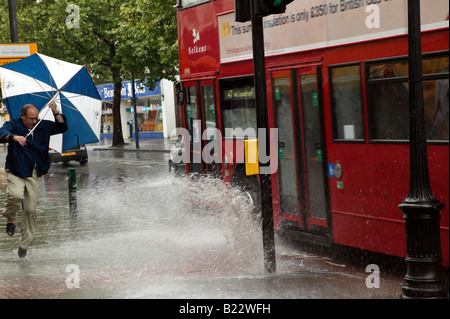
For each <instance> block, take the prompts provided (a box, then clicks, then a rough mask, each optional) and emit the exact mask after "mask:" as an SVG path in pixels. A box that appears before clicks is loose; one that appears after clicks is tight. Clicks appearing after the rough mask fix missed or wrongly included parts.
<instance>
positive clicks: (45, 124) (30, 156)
mask: <svg viewBox="0 0 450 319" xmlns="http://www.w3.org/2000/svg"><path fill="white" fill-rule="evenodd" d="M63 117H64V116H63ZM67 129H68V127H67V124H66V118H65V117H64V123H60V122H57V121H55V122H52V121H47V120H42V121H41V123H39V125H38V126H37V127H36V128H35V129H34V131H33V134H30V136H28V138H27V144H26V145H25V146H21V145H20V144H19V143H16V142H13V143H9V145H8V155H7V156H6V164H5V169H8V170H10V172H11V173H13V174H14V175H16V176H18V177H31V176H33V169H34V167H35V166H36V169H37V172H38V175H39V176H42V175H44V174H46V173H47V172H48V170H49V169H50V159H49V157H48V148H49V142H50V136H51V135H55V134H60V133H64V132H65V131H67ZM28 132H29V129H28V128H27V127H26V126H25V125H24V124H23V122H22V120H21V119H15V120H11V121H9V122H6V123H5V124H4V125H3V126H2V127H1V128H0V143H7V141H5V140H3V137H5V136H7V135H9V134H11V133H12V134H14V135H18V136H26V135H27V134H28Z"/></svg>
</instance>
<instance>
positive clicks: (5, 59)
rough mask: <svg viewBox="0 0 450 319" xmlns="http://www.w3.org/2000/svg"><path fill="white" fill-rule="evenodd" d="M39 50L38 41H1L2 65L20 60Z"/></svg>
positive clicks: (0, 54) (0, 63) (0, 56)
mask: <svg viewBox="0 0 450 319" xmlns="http://www.w3.org/2000/svg"><path fill="white" fill-rule="evenodd" d="M37 52H38V48H37V43H0V65H5V64H8V63H12V62H16V61H19V60H21V59H23V58H26V57H28V56H30V55H32V54H35V53H37Z"/></svg>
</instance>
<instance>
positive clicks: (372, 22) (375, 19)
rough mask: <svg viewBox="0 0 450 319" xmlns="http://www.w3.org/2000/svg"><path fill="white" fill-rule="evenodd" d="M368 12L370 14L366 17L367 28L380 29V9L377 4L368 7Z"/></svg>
mask: <svg viewBox="0 0 450 319" xmlns="http://www.w3.org/2000/svg"><path fill="white" fill-rule="evenodd" d="M366 12H367V13H370V14H369V15H368V16H367V17H366V27H367V28H368V29H374V28H375V29H379V28H380V7H379V6H378V5H376V4H371V5H368V6H367V7H366Z"/></svg>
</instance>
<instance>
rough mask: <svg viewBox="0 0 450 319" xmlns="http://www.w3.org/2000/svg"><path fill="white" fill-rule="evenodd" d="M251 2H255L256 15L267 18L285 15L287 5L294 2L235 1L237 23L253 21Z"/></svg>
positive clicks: (277, 0) (285, 0) (290, 0)
mask: <svg viewBox="0 0 450 319" xmlns="http://www.w3.org/2000/svg"><path fill="white" fill-rule="evenodd" d="M250 1H253V2H254V8H255V15H256V16H257V17H265V16H268V15H271V14H279V13H284V12H285V11H286V5H288V4H289V3H291V2H292V1H294V0H234V12H235V15H236V16H235V20H236V21H237V22H247V21H250V20H251V11H250Z"/></svg>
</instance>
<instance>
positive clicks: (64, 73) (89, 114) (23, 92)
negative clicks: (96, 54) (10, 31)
mask: <svg viewBox="0 0 450 319" xmlns="http://www.w3.org/2000/svg"><path fill="white" fill-rule="evenodd" d="M0 78H1V83H2V94H3V99H4V101H5V104H6V107H7V109H8V113H9V115H10V117H11V118H13V119H17V118H20V111H21V109H22V107H23V106H24V105H25V104H34V105H36V107H37V108H38V110H39V117H40V118H41V119H47V120H51V121H54V117H53V114H52V112H51V111H50V112H49V110H50V108H49V107H46V106H47V105H48V104H49V103H50V101H52V100H53V101H55V102H56V104H57V105H58V109H59V110H60V112H61V113H62V114H63V115H64V116H65V117H66V119H67V125H68V127H69V129H68V130H67V131H66V132H65V133H64V134H58V135H54V136H52V138H51V139H50V147H51V148H53V149H55V150H57V151H58V152H60V153H62V152H64V151H67V150H69V149H71V148H73V147H76V146H78V145H83V144H89V143H97V142H98V141H99V139H100V121H101V117H100V114H101V107H102V101H101V98H100V96H99V94H98V91H97V89H96V87H95V85H94V83H93V82H92V79H91V77H90V76H89V74H88V72H87V70H86V69H85V68H84V67H83V66H81V65H76V64H72V63H68V62H65V61H61V60H57V59H54V58H51V57H49V56H46V55H43V54H40V53H35V54H33V55H31V56H29V57H27V58H25V59H22V60H19V61H17V62H13V63H10V64H6V65H4V66H1V67H0ZM38 125H39V124H38Z"/></svg>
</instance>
